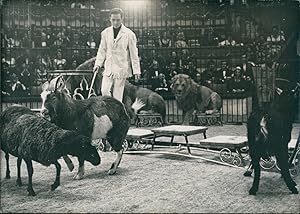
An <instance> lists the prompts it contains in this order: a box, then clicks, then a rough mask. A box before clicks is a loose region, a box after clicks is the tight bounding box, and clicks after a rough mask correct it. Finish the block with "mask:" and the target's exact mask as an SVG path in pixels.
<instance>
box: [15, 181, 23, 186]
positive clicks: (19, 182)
mask: <svg viewBox="0 0 300 214" xmlns="http://www.w3.org/2000/svg"><path fill="white" fill-rule="evenodd" d="M16 183H17V186H19V187H20V186H22V185H23V184H22V181H21V179H17V182H16Z"/></svg>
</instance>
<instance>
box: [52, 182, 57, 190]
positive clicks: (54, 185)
mask: <svg viewBox="0 0 300 214" xmlns="http://www.w3.org/2000/svg"><path fill="white" fill-rule="evenodd" d="M58 186H59V183H56V182H55V183H54V184H52V185H51V191H53V190H55V189H56V188H57V187H58Z"/></svg>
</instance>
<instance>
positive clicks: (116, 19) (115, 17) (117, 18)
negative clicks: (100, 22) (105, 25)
mask: <svg viewBox="0 0 300 214" xmlns="http://www.w3.org/2000/svg"><path fill="white" fill-rule="evenodd" d="M122 21H123V18H122V17H121V14H111V15H110V23H111V25H112V26H113V27H114V28H118V27H120V26H121V24H122Z"/></svg>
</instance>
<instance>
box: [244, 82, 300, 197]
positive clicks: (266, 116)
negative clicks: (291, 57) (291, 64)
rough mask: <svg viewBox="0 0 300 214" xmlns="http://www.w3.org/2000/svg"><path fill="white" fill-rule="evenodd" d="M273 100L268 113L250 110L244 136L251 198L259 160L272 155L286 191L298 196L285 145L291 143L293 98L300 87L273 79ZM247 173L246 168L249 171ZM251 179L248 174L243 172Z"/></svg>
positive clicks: (254, 187)
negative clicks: (247, 155) (247, 152)
mask: <svg viewBox="0 0 300 214" xmlns="http://www.w3.org/2000/svg"><path fill="white" fill-rule="evenodd" d="M275 85H276V86H275V91H276V93H275V96H274V100H273V102H272V104H271V106H270V107H269V109H267V110H259V109H258V110H256V111H253V112H252V113H251V115H250V117H249V119H248V122H247V132H248V133H247V135H248V145H249V154H250V157H251V164H250V166H249V168H251V167H253V168H254V180H253V185H252V187H251V189H250V190H249V194H250V195H255V194H256V192H257V191H258V186H259V179H260V172H261V169H260V165H259V162H260V159H261V158H264V159H267V158H269V157H270V156H273V155H275V157H276V160H277V163H278V165H279V168H280V171H281V174H282V177H283V179H284V181H285V183H286V185H287V187H288V188H289V190H290V191H291V192H292V193H294V194H298V190H297V188H296V185H297V184H296V183H295V182H294V181H293V179H292V178H291V175H290V172H289V161H288V158H289V157H288V143H289V141H290V140H291V131H292V124H293V120H294V116H295V114H294V113H295V111H294V110H295V107H294V104H295V98H296V94H297V91H298V88H299V86H300V84H299V83H298V84H297V86H296V88H293V87H292V84H291V83H290V82H289V81H287V80H285V79H276V81H275ZM248 170H249V169H248ZM244 175H245V176H250V175H251V171H247V172H245V173H244Z"/></svg>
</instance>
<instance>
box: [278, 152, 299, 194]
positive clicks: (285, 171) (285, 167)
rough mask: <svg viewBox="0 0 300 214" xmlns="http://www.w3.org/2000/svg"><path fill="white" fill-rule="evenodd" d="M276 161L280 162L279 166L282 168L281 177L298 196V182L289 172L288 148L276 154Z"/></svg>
mask: <svg viewBox="0 0 300 214" xmlns="http://www.w3.org/2000/svg"><path fill="white" fill-rule="evenodd" d="M276 159H277V161H278V165H279V167H280V172H281V175H282V177H283V179H284V182H285V183H286V185H287V187H288V188H289V190H290V191H291V192H292V193H293V194H298V193H299V192H298V190H297V188H296V185H297V184H296V182H295V181H294V180H293V179H292V177H291V174H290V171H289V160H288V151H287V148H284V149H282V150H281V151H278V152H277V153H276Z"/></svg>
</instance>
